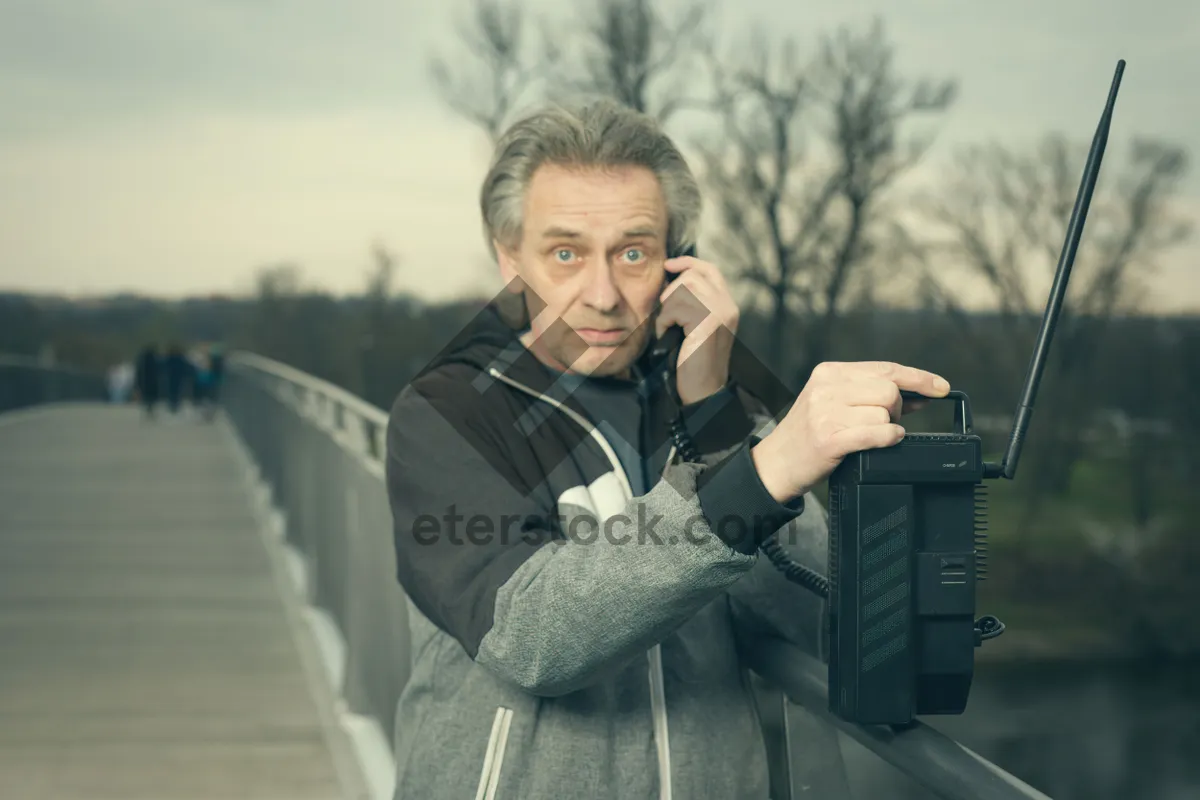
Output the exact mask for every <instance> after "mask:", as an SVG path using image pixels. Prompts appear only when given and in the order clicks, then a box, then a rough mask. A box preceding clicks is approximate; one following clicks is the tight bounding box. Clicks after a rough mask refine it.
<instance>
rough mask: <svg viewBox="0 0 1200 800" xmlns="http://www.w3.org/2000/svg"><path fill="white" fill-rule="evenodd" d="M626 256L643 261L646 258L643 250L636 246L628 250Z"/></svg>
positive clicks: (631, 259)
mask: <svg viewBox="0 0 1200 800" xmlns="http://www.w3.org/2000/svg"><path fill="white" fill-rule="evenodd" d="M625 257H626V258H627V259H629V260H630V261H634V262H637V261H641V260H642V259H643V258H644V256H643V254H642V251H641V250H638V249H637V248H636V247H631V248H629V249H628V250H626V251H625Z"/></svg>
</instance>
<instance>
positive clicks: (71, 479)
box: [0, 406, 355, 800]
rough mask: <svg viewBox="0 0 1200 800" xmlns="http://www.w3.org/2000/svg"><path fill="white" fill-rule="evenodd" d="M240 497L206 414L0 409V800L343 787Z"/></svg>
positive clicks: (333, 793) (337, 793) (268, 565)
mask: <svg viewBox="0 0 1200 800" xmlns="http://www.w3.org/2000/svg"><path fill="white" fill-rule="evenodd" d="M251 508H252V506H251V503H250V497H249V495H248V494H247V491H246V487H245V486H244V484H243V483H242V474H241V472H240V471H239V468H238V464H237V461H236V459H235V451H234V449H233V447H232V446H231V445H230V443H229V440H228V439H227V438H226V437H225V435H224V434H223V433H222V431H221V430H220V429H219V428H218V427H216V426H212V425H205V424H203V423H201V422H199V421H194V420H172V421H167V420H160V421H157V422H154V423H147V422H145V421H143V420H142V419H141V418H140V416H139V415H138V413H137V411H136V410H134V409H132V408H109V407H104V406H64V407H59V408H52V409H45V410H35V411H33V412H17V413H14V414H0V798H5V799H7V798H13V799H14V800H43V799H45V800H51V799H52V800H76V799H77V798H79V799H82V798H87V799H88V800H108V798H122V800H138V799H140V798H154V799H155V800H224V798H239V799H241V800H264V799H265V798H280V799H281V800H282V798H289V799H290V800H308V799H309V798H342V797H348V796H351V792H350V791H349V790H348V789H347V788H346V787H347V786H349V787H353V786H354V785H355V784H354V783H353V780H352V779H351V778H350V777H347V768H346V766H345V757H344V755H341V754H342V751H341V750H340V749H339V748H340V747H341V745H340V744H339V740H338V738H337V737H338V736H339V734H338V732H337V730H336V729H335V728H336V726H334V725H332V724H331V723H330V722H329V720H330V719H331V718H332V717H331V715H330V713H329V711H328V709H327V708H326V707H325V706H323V705H322V702H323V700H322V699H321V698H322V694H321V692H320V691H319V690H318V689H316V688H314V685H315V683H314V680H313V675H312V671H311V669H306V666H305V665H306V663H308V662H306V661H305V660H304V649H303V646H302V645H301V644H299V643H298V639H297V637H296V635H295V633H294V631H295V630H296V629H297V626H296V625H295V624H294V612H292V613H293V618H289V610H288V606H287V605H286V602H285V595H284V593H283V592H281V590H280V587H279V583H278V582H277V581H276V579H275V577H274V575H273V572H272V562H271V559H270V558H269V557H268V551H267V549H266V547H265V545H264V542H263V539H262V537H261V535H260V534H259V532H258V529H257V527H256V524H257V523H256V520H255V518H254V516H253V514H252V511H251ZM339 767H340V768H339Z"/></svg>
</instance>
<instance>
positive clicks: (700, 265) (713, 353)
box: [655, 256, 739, 405]
mask: <svg viewBox="0 0 1200 800" xmlns="http://www.w3.org/2000/svg"><path fill="white" fill-rule="evenodd" d="M664 265H665V266H666V269H667V271H668V272H674V273H679V274H678V275H677V277H676V278H675V279H674V280H673V281H671V283H669V284H668V285H667V288H666V289H665V290H663V293H662V295H661V300H662V309H661V310H660V312H659V315H658V320H657V322H656V323H655V332H656V333H657V335H659V336H662V334H663V332H664V331H666V329H667V328H668V327H670V326H671V325H679V326H680V327H681V328H683V332H684V339H683V345H682V346H681V347H680V350H679V361H678V362H677V367H676V373H675V383H676V387H677V389H678V392H679V399H680V401H681V402H683V403H684V404H685V405H687V404H691V403H697V402H699V401H701V400H703V399H704V398H706V397H709V396H710V395H713V394H715V393H716V392H718V391H720V390H721V389H723V388H724V387H725V384H726V383H728V382H729V356H730V354H731V353H732V352H733V340H734V336H735V335H736V334H737V325H738V317H739V310H738V306H737V302H736V301H734V299H733V295H732V294H731V293H730V291H729V287H728V285H727V284H726V283H725V278H724V276H723V275H721V271H720V270H719V269H717V267H716V265H715V264H710V263H709V262H707V261H701V260H700V259H698V258H693V257H691V256H683V257H681V258H670V259H667V261H666V262H665V264H664Z"/></svg>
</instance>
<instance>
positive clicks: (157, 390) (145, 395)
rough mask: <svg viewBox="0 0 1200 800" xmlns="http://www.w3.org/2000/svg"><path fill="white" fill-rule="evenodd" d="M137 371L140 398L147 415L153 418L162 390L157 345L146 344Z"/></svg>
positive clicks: (136, 379) (136, 380)
mask: <svg viewBox="0 0 1200 800" xmlns="http://www.w3.org/2000/svg"><path fill="white" fill-rule="evenodd" d="M135 373H136V378H135V385H136V387H137V394H138V400H139V401H140V402H141V405H142V408H144V409H145V411H146V416H147V417H150V418H153V417H154V410H155V408H156V407H157V405H158V401H159V399H160V396H161V390H162V364H161V361H160V359H159V355H158V347H157V346H156V345H153V344H150V345H146V347H145V348H143V349H142V352H141V353H140V354H138V358H137V365H136V367H135Z"/></svg>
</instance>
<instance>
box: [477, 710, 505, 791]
mask: <svg viewBox="0 0 1200 800" xmlns="http://www.w3.org/2000/svg"><path fill="white" fill-rule="evenodd" d="M512 715H513V711H512V709H511V708H505V707H504V706H499V707H498V708H497V709H496V716H495V717H493V718H492V732H491V734H490V735H489V736H488V746H487V753H486V754H485V755H484V757H483V771H482V772H481V773H480V774H479V788H477V789H476V790H475V800H495V797H496V788H497V787H498V786H499V785H500V768H501V767H503V766H504V749H505V747H506V746H507V745H508V730H509V726H510V725H511V724H512Z"/></svg>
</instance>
